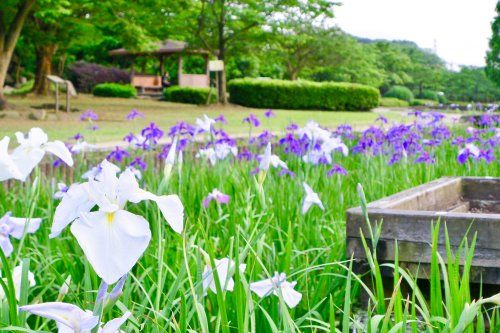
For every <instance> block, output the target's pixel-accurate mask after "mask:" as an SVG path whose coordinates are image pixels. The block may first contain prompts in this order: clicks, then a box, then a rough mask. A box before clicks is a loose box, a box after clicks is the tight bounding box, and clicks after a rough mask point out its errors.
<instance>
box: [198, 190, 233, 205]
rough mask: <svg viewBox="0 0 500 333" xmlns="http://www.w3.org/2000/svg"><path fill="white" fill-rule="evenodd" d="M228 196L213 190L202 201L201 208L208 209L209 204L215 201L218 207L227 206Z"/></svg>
mask: <svg viewBox="0 0 500 333" xmlns="http://www.w3.org/2000/svg"><path fill="white" fill-rule="evenodd" d="M229 199H230V197H229V195H227V194H224V193H222V192H221V191H219V190H218V189H216V188H215V189H213V190H212V192H210V193H209V194H208V195H207V197H206V198H205V199H203V207H205V208H208V206H209V205H210V202H212V201H215V202H217V203H218V204H220V205H227V204H228V203H229Z"/></svg>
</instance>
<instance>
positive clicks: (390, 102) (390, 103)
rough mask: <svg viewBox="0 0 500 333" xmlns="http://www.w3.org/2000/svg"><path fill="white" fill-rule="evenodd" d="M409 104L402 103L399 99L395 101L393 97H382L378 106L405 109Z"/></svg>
mask: <svg viewBox="0 0 500 333" xmlns="http://www.w3.org/2000/svg"><path fill="white" fill-rule="evenodd" d="M409 105H410V103H408V102H407V101H403V100H401V99H397V98H394V97H382V98H381V99H380V106H385V107H401V108H403V107H407V106H409Z"/></svg>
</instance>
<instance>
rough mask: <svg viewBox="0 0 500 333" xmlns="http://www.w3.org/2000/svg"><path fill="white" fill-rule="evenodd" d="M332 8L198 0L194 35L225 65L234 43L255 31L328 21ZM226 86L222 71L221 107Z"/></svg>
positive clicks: (324, 0)
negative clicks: (322, 18) (321, 18)
mask: <svg viewBox="0 0 500 333" xmlns="http://www.w3.org/2000/svg"><path fill="white" fill-rule="evenodd" d="M334 4H335V3H334V2H332V1H331V0H314V1H312V0H311V1H302V0H270V1H259V0H201V4H200V6H199V14H198V25H197V31H196V35H197V37H198V39H199V41H200V43H201V44H202V46H203V47H205V48H206V49H208V50H210V51H211V52H212V54H214V55H215V56H217V57H218V59H220V60H223V61H226V60H227V56H228V55H229V56H231V52H232V51H233V50H232V44H233V42H235V41H236V43H235V44H236V45H241V42H242V41H243V40H248V39H247V38H248V36H252V32H253V31H254V30H256V29H261V30H262V31H265V30H273V29H274V30H277V29H284V28H286V24H287V22H289V21H296V20H297V18H302V20H304V18H305V17H309V18H310V19H311V20H314V19H315V18H318V17H319V16H320V15H328V16H329V17H331V16H332V15H333V14H332V13H331V7H332V6H333V5H334ZM280 26H281V28H276V27H280ZM225 85H226V74H225V71H224V72H222V75H221V76H220V82H219V98H220V102H222V103H226V96H225Z"/></svg>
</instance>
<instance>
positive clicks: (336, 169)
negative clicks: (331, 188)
mask: <svg viewBox="0 0 500 333" xmlns="http://www.w3.org/2000/svg"><path fill="white" fill-rule="evenodd" d="M335 174H337V175H343V176H345V175H347V170H346V169H344V168H343V167H342V166H341V165H339V164H334V165H333V167H332V168H331V169H330V170H328V172H327V173H326V175H327V176H328V177H331V176H333V175H335Z"/></svg>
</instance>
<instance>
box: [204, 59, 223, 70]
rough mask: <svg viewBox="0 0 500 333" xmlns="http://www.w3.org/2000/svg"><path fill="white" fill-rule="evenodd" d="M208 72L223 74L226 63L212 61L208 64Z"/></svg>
mask: <svg viewBox="0 0 500 333" xmlns="http://www.w3.org/2000/svg"><path fill="white" fill-rule="evenodd" d="M208 70H209V71H210V72H222V71H223V70H224V61H222V60H210V61H209V62H208Z"/></svg>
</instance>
